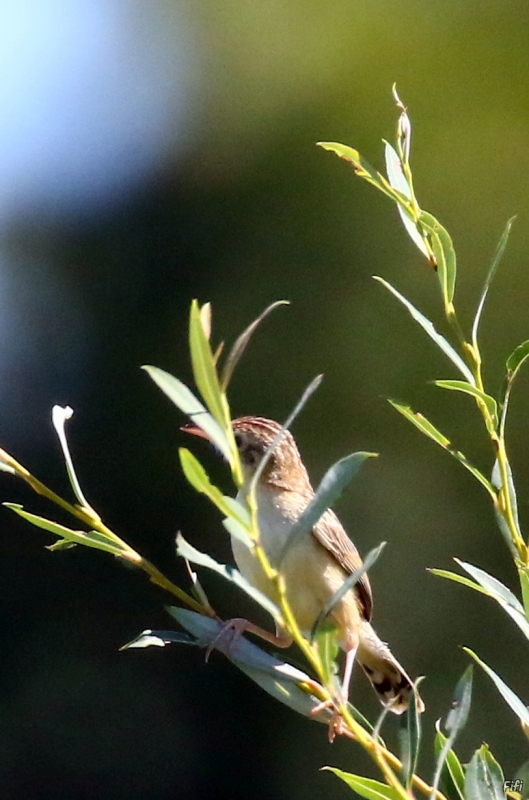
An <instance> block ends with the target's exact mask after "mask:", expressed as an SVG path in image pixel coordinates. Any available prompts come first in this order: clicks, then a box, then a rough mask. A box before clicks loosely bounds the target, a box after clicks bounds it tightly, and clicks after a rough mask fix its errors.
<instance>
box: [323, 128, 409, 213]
mask: <svg viewBox="0 0 529 800" xmlns="http://www.w3.org/2000/svg"><path fill="white" fill-rule="evenodd" d="M317 145H318V147H323V149H324V150H329V151H330V152H332V153H336V155H337V156H339V157H340V158H343V160H344V161H347V163H348V164H351V166H352V167H353V169H354V171H355V172H356V174H357V175H358V176H359V177H360V178H363V179H364V180H366V181H367V182H368V183H371V184H372V185H373V186H376V188H377V189H378V190H379V191H381V192H382V193H383V194H385V195H386V196H387V197H389V198H390V199H391V200H393V201H394V202H395V203H397V204H398V205H399V206H403V207H404V208H407V209H408V210H409V213H410V215H411V213H412V211H411V204H410V201H409V200H408V198H407V197H406V195H404V194H402V193H401V192H399V191H397V190H396V189H394V188H393V187H392V186H391V185H390V184H389V183H388V181H387V180H386V179H385V178H384V176H383V175H381V174H380V172H377V170H376V169H375V168H374V167H372V166H371V164H369V163H368V162H367V161H366V160H365V158H363V157H362V156H361V155H360V153H359V152H358V150H354V149H353V148H352V147H349V146H348V145H345V144H339V143H338V142H317Z"/></svg>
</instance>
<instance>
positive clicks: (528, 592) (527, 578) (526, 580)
mask: <svg viewBox="0 0 529 800" xmlns="http://www.w3.org/2000/svg"><path fill="white" fill-rule="evenodd" d="M518 575H519V577H520V586H521V588H522V600H523V607H524V611H525V618H526V619H527V620H529V567H519V568H518Z"/></svg>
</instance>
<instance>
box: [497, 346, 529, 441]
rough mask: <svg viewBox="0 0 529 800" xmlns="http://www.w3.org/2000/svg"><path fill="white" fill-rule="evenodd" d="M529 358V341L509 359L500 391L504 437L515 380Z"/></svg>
mask: <svg viewBox="0 0 529 800" xmlns="http://www.w3.org/2000/svg"><path fill="white" fill-rule="evenodd" d="M528 358H529V340H528V341H525V342H522V344H519V345H518V347H516V348H515V350H513V352H512V353H511V355H510V356H509V358H508V359H507V363H506V367H507V374H506V376H505V380H504V382H503V386H502V388H501V390H500V400H499V405H500V409H501V425H500V430H501V434H502V436H503V434H504V430H505V421H506V419H507V409H508V407H509V398H510V396H511V390H512V387H513V383H514V379H515V378H516V376H517V374H518V372H519V370H520V367H521V366H522V364H523V363H524V362H525V361H526V360H527V359H528Z"/></svg>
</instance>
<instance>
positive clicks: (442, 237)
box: [420, 211, 456, 310]
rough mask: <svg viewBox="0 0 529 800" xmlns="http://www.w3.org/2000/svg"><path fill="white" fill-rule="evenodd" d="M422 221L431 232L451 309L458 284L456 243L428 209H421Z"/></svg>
mask: <svg viewBox="0 0 529 800" xmlns="http://www.w3.org/2000/svg"><path fill="white" fill-rule="evenodd" d="M420 222H421V225H423V227H424V228H425V229H426V230H427V231H428V233H429V234H430V238H431V242H432V249H433V253H434V257H435V261H436V264H437V276H438V278H439V283H440V286H441V292H442V295H443V300H444V304H445V309H446V310H449V309H450V308H453V306H452V302H453V299H454V291H455V286H456V254H455V251H454V245H453V243H452V239H451V237H450V234H449V233H448V231H447V230H446V228H443V226H442V225H441V223H440V222H439V221H438V220H436V219H435V217H433V216H432V215H431V214H428V212H427V211H421V216H420Z"/></svg>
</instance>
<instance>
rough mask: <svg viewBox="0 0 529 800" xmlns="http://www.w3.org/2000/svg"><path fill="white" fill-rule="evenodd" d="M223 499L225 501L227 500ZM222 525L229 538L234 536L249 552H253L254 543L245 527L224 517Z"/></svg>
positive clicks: (232, 519) (234, 520) (231, 518)
mask: <svg viewBox="0 0 529 800" xmlns="http://www.w3.org/2000/svg"><path fill="white" fill-rule="evenodd" d="M224 499H225V500H226V499H227V498H224ZM222 524H223V525H224V527H225V528H226V530H227V531H228V533H229V534H230V536H234V537H235V538H236V539H238V540H239V541H240V542H242V543H243V544H244V545H246V547H247V548H248V549H249V550H253V548H254V547H255V542H254V541H253V539H251V538H250V536H249V535H248V533H247V528H246V527H243V526H242V525H240V524H239V523H238V522H237V520H236V519H234V518H233V517H226V519H223V520H222Z"/></svg>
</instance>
